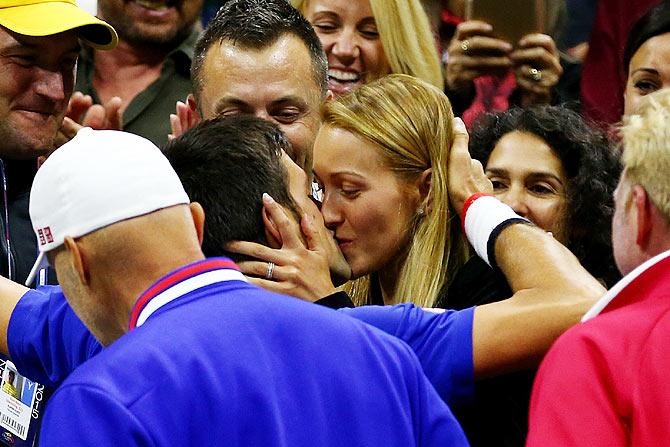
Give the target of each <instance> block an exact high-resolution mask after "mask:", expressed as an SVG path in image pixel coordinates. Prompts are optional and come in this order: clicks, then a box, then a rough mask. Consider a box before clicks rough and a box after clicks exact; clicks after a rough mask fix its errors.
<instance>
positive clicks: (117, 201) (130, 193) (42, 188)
mask: <svg viewBox="0 0 670 447" xmlns="http://www.w3.org/2000/svg"><path fill="white" fill-rule="evenodd" d="M188 203H189V198H188V195H187V194H186V192H185V191H184V187H183V186H182V184H181V181H180V180H179V177H178V176H177V174H176V173H175V171H174V169H172V166H170V163H169V162H168V160H167V159H166V158H165V156H164V155H163V154H162V152H161V151H160V149H158V147H156V146H155V145H154V144H153V143H152V142H150V141H149V140H147V139H145V138H142V137H140V136H137V135H133V134H131V133H126V132H119V131H115V130H93V129H90V128H84V129H82V130H80V131H79V132H78V133H77V135H76V136H75V137H74V138H73V139H72V140H70V141H69V142H68V143H66V144H64V145H63V146H61V147H60V148H59V149H58V150H56V151H55V152H54V153H53V154H52V155H51V156H50V157H49V158H48V159H47V161H46V162H44V164H43V165H42V167H41V168H40V169H39V170H38V171H37V175H36V176H35V179H34V181H33V186H32V189H31V191H30V207H29V209H30V219H31V221H32V225H33V230H35V235H36V236H37V244H38V247H39V256H38V257H37V261H36V262H35V265H34V266H33V268H32V270H31V271H30V274H29V275H28V279H27V281H26V285H29V284H31V283H32V282H33V279H34V278H35V275H36V274H37V272H38V271H39V270H40V269H42V268H46V267H47V266H48V261H47V258H46V256H45V253H46V252H48V251H49V250H52V249H54V248H57V247H59V246H60V245H62V244H63V242H64V241H65V237H67V236H70V237H73V238H76V237H80V236H84V235H86V234H88V233H91V232H93V231H95V230H98V229H100V228H103V227H106V226H108V225H111V224H113V223H116V222H120V221H122V220H126V219H131V218H133V217H138V216H142V215H144V214H148V213H151V212H153V211H156V210H159V209H162V208H167V207H170V206H173V205H179V204H188Z"/></svg>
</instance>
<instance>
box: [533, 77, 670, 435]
mask: <svg viewBox="0 0 670 447" xmlns="http://www.w3.org/2000/svg"><path fill="white" fill-rule="evenodd" d="M638 113H639V115H632V116H630V117H628V118H626V123H625V125H624V127H623V129H622V136H623V141H624V153H623V164H624V171H623V174H622V175H621V179H620V181H619V185H618V187H617V190H616V192H615V212H614V217H613V224H612V241H613V248H614V257H615V260H616V263H617V266H618V267H619V270H620V271H621V273H623V274H625V275H626V276H625V277H624V278H623V279H622V280H621V281H620V282H619V283H617V284H616V285H615V286H614V287H613V288H612V289H611V290H610V291H609V292H608V293H607V294H606V295H605V296H604V297H603V298H602V299H601V300H600V301H599V302H598V303H596V305H595V306H594V307H593V308H592V309H591V310H589V312H587V313H586V315H585V316H584V317H583V319H582V321H583V324H580V325H577V326H575V327H574V328H572V329H570V330H569V331H568V332H566V333H565V334H564V335H563V336H562V337H560V338H559V339H558V341H557V342H556V344H555V345H554V346H553V347H552V348H551V350H550V351H549V353H548V354H547V356H546V358H545V359H544V361H543V363H542V365H541V367H540V371H539V372H538V375H537V379H536V382H535V388H534V390H533V397H532V400H531V408H530V431H529V434H528V441H527V446H531V447H532V446H540V445H541V446H543V447H547V446H549V447H551V446H565V445H570V446H580V445H584V446H589V447H597V446H608V447H615V446H627V445H649V446H652V445H654V446H656V445H665V444H666V443H667V440H668V439H670V383H669V382H668V381H667V380H666V372H667V371H668V369H669V368H670V357H669V356H668V355H667V352H668V349H670V338H669V337H668V333H669V332H670V180H669V177H668V176H667V175H666V172H667V171H665V169H666V168H665V166H667V165H668V163H670V154H668V151H667V150H666V148H667V146H668V144H669V143H670V132H669V131H668V130H667V126H665V123H667V122H668V120H670V91H668V90H664V91H660V92H657V93H653V94H651V95H649V97H647V98H646V99H645V100H644V101H643V102H642V103H641V105H640V108H639V109H638Z"/></svg>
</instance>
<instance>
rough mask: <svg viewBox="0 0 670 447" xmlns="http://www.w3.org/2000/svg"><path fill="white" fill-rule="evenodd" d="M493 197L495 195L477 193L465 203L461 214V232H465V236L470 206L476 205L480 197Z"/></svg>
mask: <svg viewBox="0 0 670 447" xmlns="http://www.w3.org/2000/svg"><path fill="white" fill-rule="evenodd" d="M486 196H489V197H493V194H489V193H486V192H476V193H474V194H473V195H471V196H470V197H468V199H467V200H466V201H465V203H464V204H463V212H462V213H461V230H463V234H465V215H466V214H467V213H468V208H470V205H472V204H473V203H475V200H477V199H479V198H480V197H486Z"/></svg>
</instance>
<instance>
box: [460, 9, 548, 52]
mask: <svg viewBox="0 0 670 447" xmlns="http://www.w3.org/2000/svg"><path fill="white" fill-rule="evenodd" d="M547 1H551V0H466V1H465V18H466V19H467V20H481V21H482V22H486V23H488V24H489V25H491V26H492V27H493V35H494V36H495V37H497V38H498V39H502V40H505V41H507V42H509V43H511V44H512V45H515V46H516V44H517V43H518V42H519V40H521V38H522V37H523V36H525V35H527V34H532V33H544V32H546V29H547V23H546V22H547V4H546V2H547Z"/></svg>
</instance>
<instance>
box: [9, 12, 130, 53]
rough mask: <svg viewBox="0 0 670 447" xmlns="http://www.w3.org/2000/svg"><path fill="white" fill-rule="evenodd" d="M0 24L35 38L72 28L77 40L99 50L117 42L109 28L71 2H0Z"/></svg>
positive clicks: (110, 27)
mask: <svg viewBox="0 0 670 447" xmlns="http://www.w3.org/2000/svg"><path fill="white" fill-rule="evenodd" d="M0 25H2V26H4V27H5V28H7V29H9V30H11V31H14V32H15V33H17V34H21V35H24V36H35V37H41V36H51V35H53V34H58V33H62V32H64V31H69V30H71V29H75V28H76V29H77V31H78V32H79V38H80V39H82V40H83V41H84V42H86V43H88V44H89V45H91V46H92V47H93V48H97V49H99V50H110V49H112V48H114V47H115V46H116V43H117V42H118V36H117V35H116V31H114V28H112V26H111V25H109V24H108V23H105V22H103V21H102V20H100V19H98V18H97V17H95V16H92V15H91V14H89V13H87V12H86V11H84V10H83V9H81V8H79V7H78V6H77V3H75V0H0Z"/></svg>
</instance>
